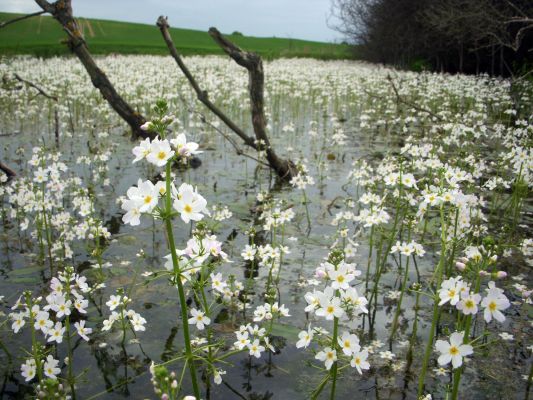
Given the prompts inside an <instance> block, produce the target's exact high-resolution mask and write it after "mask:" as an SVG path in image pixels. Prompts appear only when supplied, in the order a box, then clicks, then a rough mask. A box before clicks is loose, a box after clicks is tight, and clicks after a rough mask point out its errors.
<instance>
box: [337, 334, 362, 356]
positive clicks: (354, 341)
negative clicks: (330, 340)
mask: <svg viewBox="0 0 533 400" xmlns="http://www.w3.org/2000/svg"><path fill="white" fill-rule="evenodd" d="M337 341H338V342H339V346H341V348H342V351H343V353H344V354H346V355H347V356H350V355H352V354H355V353H357V352H358V351H359V350H361V346H359V338H358V337H357V336H356V335H354V334H350V333H349V332H344V333H343V334H342V336H341V337H338V338H337Z"/></svg>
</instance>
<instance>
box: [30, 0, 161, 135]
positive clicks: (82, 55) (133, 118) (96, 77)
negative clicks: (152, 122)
mask: <svg viewBox="0 0 533 400" xmlns="http://www.w3.org/2000/svg"><path fill="white" fill-rule="evenodd" d="M35 2H36V3H37V4H38V5H39V6H40V7H41V8H42V9H43V11H45V12H48V13H50V14H52V16H53V17H54V19H55V20H56V21H58V22H59V23H60V24H61V26H62V27H63V29H64V30H65V32H67V34H68V37H69V38H68V40H67V45H68V47H69V48H70V50H71V51H72V52H73V53H74V54H76V56H77V57H78V59H79V60H80V61H81V63H82V64H83V66H84V67H85V70H86V71H87V73H88V74H89V76H90V78H91V82H92V83H93V85H94V87H96V88H97V89H98V90H99V91H100V93H101V94H102V96H103V97H104V98H105V99H106V100H107V102H108V103H109V105H110V106H111V107H112V108H113V109H114V110H115V111H116V112H117V114H118V115H120V117H121V118H122V119H123V120H124V121H126V122H127V123H128V125H129V126H130V127H131V130H132V134H133V137H134V138H137V137H143V138H146V137H151V138H153V137H154V136H155V134H154V133H151V132H145V131H143V130H142V129H141V125H143V124H144V123H145V122H146V119H145V118H144V117H143V116H142V115H141V114H140V113H138V112H137V111H135V110H134V109H133V108H132V107H131V106H130V105H129V104H128V103H127V102H126V101H125V100H124V99H123V98H122V97H121V96H120V95H119V94H118V93H117V91H116V90H115V87H114V86H113V84H112V83H111V82H110V81H109V79H108V78H107V76H106V74H105V73H104V72H103V71H102V70H101V69H100V68H98V66H97V65H96V63H95V61H94V59H93V58H92V56H91V53H90V52H89V49H88V47H87V43H85V39H84V38H83V35H82V34H81V31H80V28H79V26H78V23H77V22H76V20H75V19H74V17H73V15H72V6H71V0H58V1H56V2H54V3H49V2H48V1H46V0H35Z"/></svg>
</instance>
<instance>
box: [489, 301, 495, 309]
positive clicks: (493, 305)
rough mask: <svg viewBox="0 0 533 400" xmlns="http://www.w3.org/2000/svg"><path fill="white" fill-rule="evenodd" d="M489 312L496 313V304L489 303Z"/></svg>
mask: <svg viewBox="0 0 533 400" xmlns="http://www.w3.org/2000/svg"><path fill="white" fill-rule="evenodd" d="M489 310H490V311H496V303H495V302H493V301H491V302H490V303H489Z"/></svg>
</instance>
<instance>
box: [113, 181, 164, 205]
mask: <svg viewBox="0 0 533 400" xmlns="http://www.w3.org/2000/svg"><path fill="white" fill-rule="evenodd" d="M126 194H127V196H128V199H129V200H133V201H134V202H135V204H136V205H137V208H138V209H139V211H140V212H141V213H144V212H150V211H152V210H153V209H154V208H155V206H157V202H158V200H159V189H158V188H157V187H156V186H155V185H154V184H153V183H152V182H150V181H148V180H147V181H144V182H143V181H142V180H141V179H139V180H138V182H137V186H132V187H130V188H129V189H128V191H127V192H126ZM126 202H127V200H126V201H125V202H124V203H123V205H122V208H123V209H125V207H130V208H131V207H132V206H131V203H126Z"/></svg>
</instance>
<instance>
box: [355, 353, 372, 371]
mask: <svg viewBox="0 0 533 400" xmlns="http://www.w3.org/2000/svg"><path fill="white" fill-rule="evenodd" d="M367 358H368V351H366V350H363V351H360V352H356V353H354V354H353V355H352V359H351V360H350V365H351V366H352V367H353V368H357V372H359V373H360V374H363V371H362V370H364V369H370V364H369V363H368V361H367Z"/></svg>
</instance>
